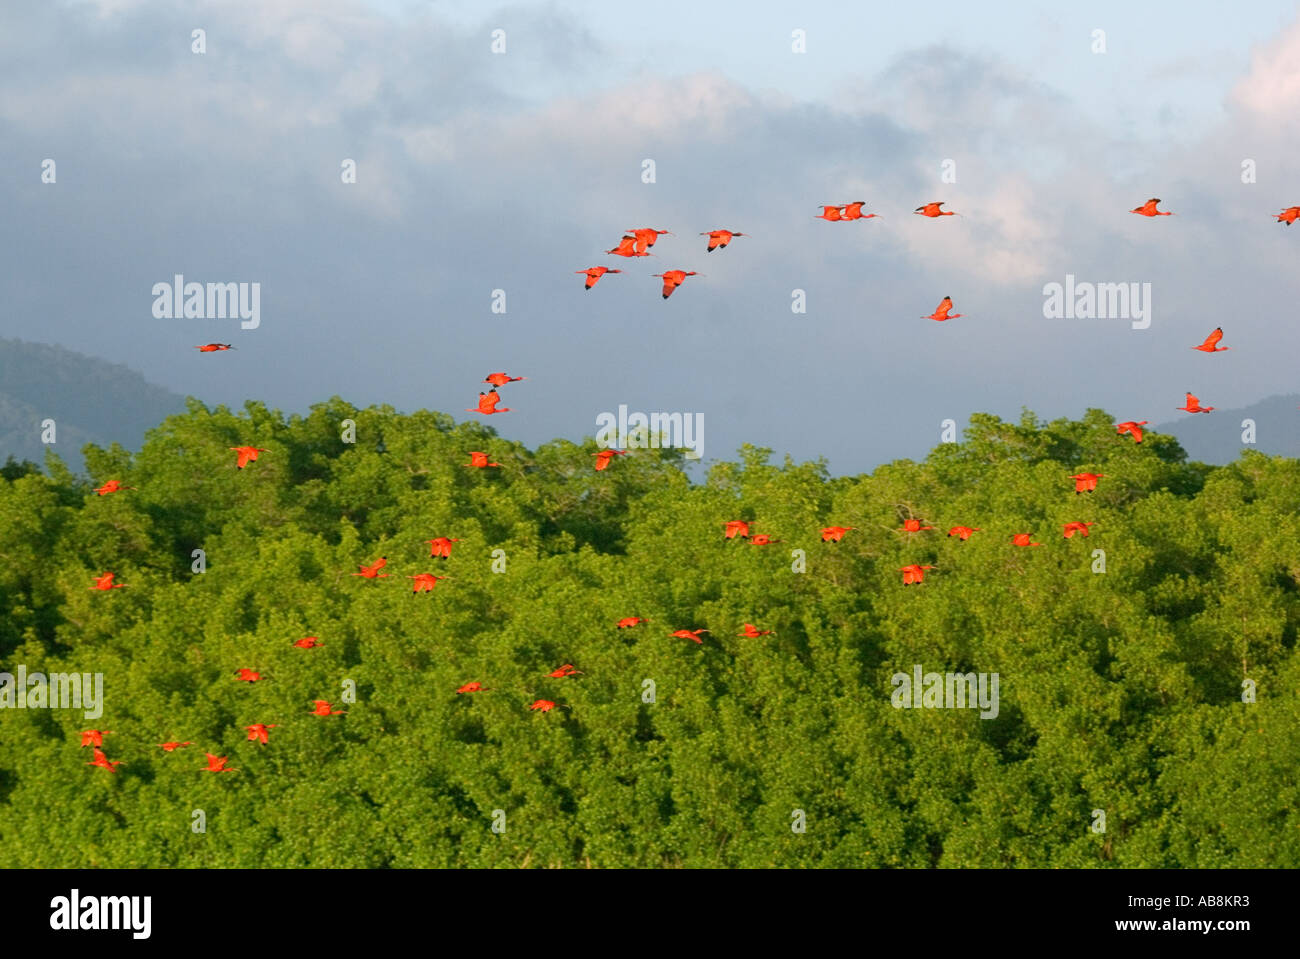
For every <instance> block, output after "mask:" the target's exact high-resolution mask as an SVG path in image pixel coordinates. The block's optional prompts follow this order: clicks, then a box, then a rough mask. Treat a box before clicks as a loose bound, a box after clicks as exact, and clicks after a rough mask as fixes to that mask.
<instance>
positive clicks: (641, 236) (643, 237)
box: [623, 227, 673, 250]
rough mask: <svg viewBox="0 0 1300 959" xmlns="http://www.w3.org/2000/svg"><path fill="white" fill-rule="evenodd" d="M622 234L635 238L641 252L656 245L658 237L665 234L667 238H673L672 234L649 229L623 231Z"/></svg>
mask: <svg viewBox="0 0 1300 959" xmlns="http://www.w3.org/2000/svg"><path fill="white" fill-rule="evenodd" d="M623 232H624V233H631V234H632V236H634V237H636V241H637V244H638V245H639V246H640V247H641V249H643V250H648V249H649V248H650V247H652V246H654V245H655V244H656V243H658V242H659V237H661V236H663V235H664V234H667V235H668V236H673V234H672V233H669V232H668V231H667V230H655V229H651V228H650V227H646V228H644V229H641V230H624V231H623Z"/></svg>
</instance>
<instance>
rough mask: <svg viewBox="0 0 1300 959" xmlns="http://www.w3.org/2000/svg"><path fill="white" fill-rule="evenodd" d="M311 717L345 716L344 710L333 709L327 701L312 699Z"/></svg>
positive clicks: (345, 711)
mask: <svg viewBox="0 0 1300 959" xmlns="http://www.w3.org/2000/svg"><path fill="white" fill-rule="evenodd" d="M311 705H312V710H311V712H312V715H313V716H346V715H347V713H348V711H347V710H346V709H333V708H331V707H333V705H334V704H333V703H331V702H330V701H329V700H327V699H313V700H312V701H311Z"/></svg>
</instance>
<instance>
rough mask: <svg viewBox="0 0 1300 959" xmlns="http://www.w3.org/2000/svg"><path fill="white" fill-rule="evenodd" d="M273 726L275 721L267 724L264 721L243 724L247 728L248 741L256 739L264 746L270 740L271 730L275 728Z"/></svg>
mask: <svg viewBox="0 0 1300 959" xmlns="http://www.w3.org/2000/svg"><path fill="white" fill-rule="evenodd" d="M275 726H276V724H275V723H271V725H269V726H268V725H267V724H266V723H253V725H251V726H245V727H244V728H245V729H247V730H248V740H249V742H252V741H253V740H254V739H256V740H257V741H258V742H259V743H261V744H262V745H263V746H265V745H266V744H267V742H268V741H269V740H270V737H271V730H272V729H275Z"/></svg>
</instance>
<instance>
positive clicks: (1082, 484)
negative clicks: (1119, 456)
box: [1070, 473, 1106, 496]
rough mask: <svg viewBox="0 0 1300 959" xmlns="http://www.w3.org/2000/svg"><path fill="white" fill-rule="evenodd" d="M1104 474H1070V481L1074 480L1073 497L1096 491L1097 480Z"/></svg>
mask: <svg viewBox="0 0 1300 959" xmlns="http://www.w3.org/2000/svg"><path fill="white" fill-rule="evenodd" d="M1105 475H1106V474H1105V473H1072V474H1071V475H1070V479H1072V480H1074V495H1075V496H1078V495H1079V494H1080V493H1092V492H1095V491H1096V489H1097V480H1099V479H1101V478H1102V477H1104V476H1105Z"/></svg>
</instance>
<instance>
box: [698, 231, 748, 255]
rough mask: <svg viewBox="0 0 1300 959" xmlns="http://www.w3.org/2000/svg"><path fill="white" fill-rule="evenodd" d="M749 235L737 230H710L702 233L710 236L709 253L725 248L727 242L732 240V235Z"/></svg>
mask: <svg viewBox="0 0 1300 959" xmlns="http://www.w3.org/2000/svg"><path fill="white" fill-rule="evenodd" d="M747 235H748V234H745V233H737V232H736V231H735V230H709V231H707V232H705V233H701V234H700V236H707V237H708V238H709V249H708V252H709V253H712V252H713V251H714V250H721V249H724V248H725V247H726V246H727V244H729V243H730V242H731V238H732V237H736V236H747Z"/></svg>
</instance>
